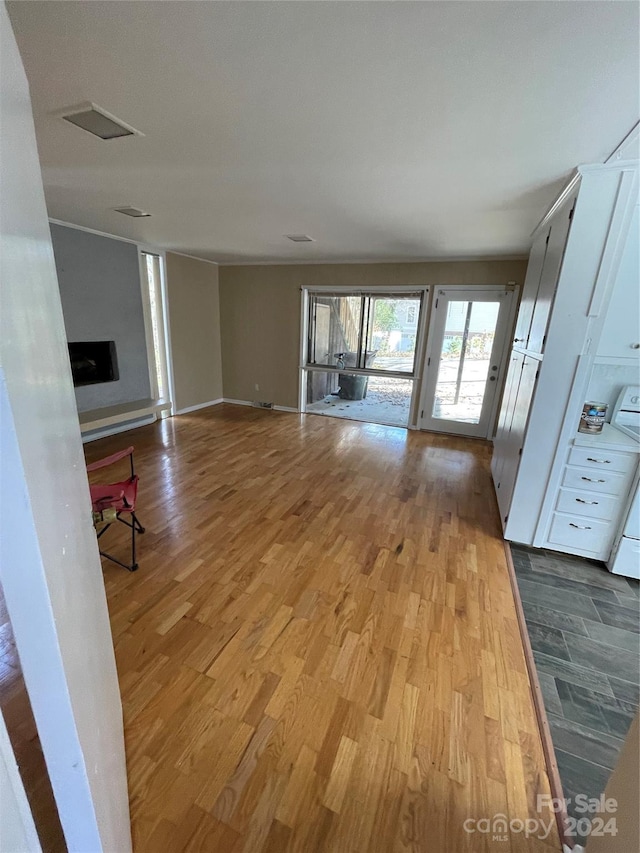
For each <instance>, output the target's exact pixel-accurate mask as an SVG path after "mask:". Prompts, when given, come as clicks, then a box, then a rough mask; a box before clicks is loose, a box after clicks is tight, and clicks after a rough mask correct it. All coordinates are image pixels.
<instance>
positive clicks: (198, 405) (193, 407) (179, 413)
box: [174, 397, 229, 415]
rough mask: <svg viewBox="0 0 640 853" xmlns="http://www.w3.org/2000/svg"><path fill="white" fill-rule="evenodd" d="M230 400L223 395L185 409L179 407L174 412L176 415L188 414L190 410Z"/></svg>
mask: <svg viewBox="0 0 640 853" xmlns="http://www.w3.org/2000/svg"><path fill="white" fill-rule="evenodd" d="M227 402H229V401H228V400H224V399H223V398H222V397H218V399H217V400H209V401H208V402H206V403H198V404H197V405H195V406H186V407H185V408H184V409H178V410H177V411H176V412H174V414H176V415H187V414H188V413H189V412H197V411H198V410H199V409H208V408H209V406H217V405H218V404H219V403H227Z"/></svg>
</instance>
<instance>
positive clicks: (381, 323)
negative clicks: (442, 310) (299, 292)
mask: <svg viewBox="0 0 640 853" xmlns="http://www.w3.org/2000/svg"><path fill="white" fill-rule="evenodd" d="M427 292H428V291H427V289H426V288H421V289H412V288H407V289H406V290H398V291H396V290H393V291H380V292H377V291H346V290H345V291H342V290H339V291H323V290H309V291H308V292H306V317H305V318H304V319H305V327H306V328H305V346H304V353H303V361H302V368H303V386H304V389H303V399H302V406H303V410H304V411H307V412H310V413H314V414H328V415H333V416H336V417H347V418H351V419H355V420H365V421H372V422H374V423H390V424H393V425H396V426H405V427H406V426H408V424H409V420H410V413H411V409H412V404H413V396H414V393H413V392H414V378H415V376H416V369H417V368H416V359H417V354H418V352H419V342H420V340H421V331H420V330H421V319H422V310H423V305H424V303H425V300H426V294H427Z"/></svg>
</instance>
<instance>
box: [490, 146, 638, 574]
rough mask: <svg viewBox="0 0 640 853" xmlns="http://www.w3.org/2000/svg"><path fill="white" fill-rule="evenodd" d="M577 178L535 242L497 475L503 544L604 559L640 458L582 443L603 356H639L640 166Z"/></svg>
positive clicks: (589, 171) (497, 445) (585, 170)
mask: <svg viewBox="0 0 640 853" xmlns="http://www.w3.org/2000/svg"><path fill="white" fill-rule="evenodd" d="M578 171H579V175H580V177H579V182H578V183H577V184H575V185H574V186H573V188H572V189H571V190H568V191H567V192H565V194H564V196H563V198H562V199H561V201H560V202H559V203H558V204H557V205H556V206H555V209H554V211H553V212H552V214H551V215H550V216H549V217H547V218H546V220H545V221H544V222H543V223H542V224H541V226H540V228H539V230H538V232H537V234H536V235H535V236H534V243H533V248H532V251H531V256H530V262H529V267H528V270H527V277H526V279H525V285H524V289H523V299H522V303H521V308H520V312H519V315H518V320H517V324H516V335H515V338H516V340H515V342H514V350H513V352H512V354H511V359H510V367H509V373H508V376H507V382H506V386H505V393H504V398H503V402H502V408H501V412H500V416H499V419H498V428H497V432H496V436H495V439H494V456H493V460H492V474H493V480H494V484H495V488H496V494H497V497H498V504H499V508H500V515H501V520H502V523H503V527H504V534H505V538H507V539H510V540H512V541H516V542H521V543H524V544H527V545H534V546H536V547H546V548H551V549H555V550H560V551H567V552H569V553H575V554H583V555H587V556H592V557H596V558H597V559H606V558H607V557H608V555H609V553H610V551H611V547H612V544H613V542H614V540H615V536H616V531H617V529H618V526H619V523H620V515H621V513H622V511H623V508H624V505H625V501H626V500H627V498H628V494H629V489H630V483H631V481H632V478H633V472H634V470H635V467H636V465H637V458H638V457H637V454H636V453H635V452H634V450H633V449H630V450H629V452H625V451H626V450H627V448H626V447H623V448H622V451H621V450H620V447H619V446H616V447H613V448H609V450H610V452H609V453H607V454H605V455H602V454H601V452H600V451H601V450H604V449H606V448H605V446H604V445H603V444H601V445H600V446H599V447H598V446H597V445H596V448H597V450H593V449H592V448H590V447H587V445H586V443H581V442H580V441H579V440H575V441H574V439H576V436H577V426H578V423H579V421H580V412H581V410H582V405H583V404H584V401H585V399H586V396H585V394H586V391H587V386H588V381H589V377H590V375H591V370H592V367H593V364H594V359H595V358H596V353H597V356H598V358H603V359H605V360H606V361H607V363H609V359H611V360H612V361H613V360H614V359H619V358H624V359H626V360H627V361H626V363H627V364H629V363H633V362H629V359H633V358H636V357H638V355H640V348H638V349H634V348H633V347H634V345H635V343H638V342H640V328H639V325H640V311H639V308H638V299H639V296H638V291H639V289H640V288H639V285H638V281H639V279H638V252H639V249H638V227H639V225H638V219H637V215H638V214H637V195H638V191H637V180H638V166H637V165H636V164H634V163H629V162H627V163H619V164H617V165H616V164H612V165H603V166H587V167H581V168H580V169H579V170H578ZM634 209H635V213H634ZM614 363H618V361H617V360H616V361H615V362H614Z"/></svg>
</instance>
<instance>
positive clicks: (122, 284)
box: [51, 224, 151, 412]
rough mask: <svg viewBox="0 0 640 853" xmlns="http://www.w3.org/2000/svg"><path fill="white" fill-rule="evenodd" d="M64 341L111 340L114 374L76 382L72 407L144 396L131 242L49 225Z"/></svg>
mask: <svg viewBox="0 0 640 853" xmlns="http://www.w3.org/2000/svg"><path fill="white" fill-rule="evenodd" d="M51 238H52V240H53V251H54V255H55V260H56V269H57V271H58V284H59V286H60V297H61V299H62V310H63V313H64V324H65V327H66V331H67V339H68V340H69V341H115V342H116V351H117V354H118V367H119V371H120V379H118V380H117V381H115V382H105V383H102V384H99V385H85V386H83V387H81V388H76V389H75V391H76V401H77V403H78V410H79V411H81V412H83V411H86V410H87V409H99V408H101V407H102V406H110V405H114V404H116V403H128V402H131V401H133V400H141V399H143V398H145V397H149V396H150V394H151V392H150V387H149V367H148V360H147V344H146V339H145V333H144V316H143V313H142V295H141V292H140V271H139V267H138V250H137V247H136V246H135V245H134V244H133V243H125V242H123V241H122V240H115V239H113V238H111V237H99V236H98V235H97V234H89V233H88V232H86V231H78V230H77V229H76V228H65V227H64V226H62V225H53V224H52V225H51Z"/></svg>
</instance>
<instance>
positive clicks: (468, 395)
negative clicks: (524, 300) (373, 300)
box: [418, 287, 515, 438]
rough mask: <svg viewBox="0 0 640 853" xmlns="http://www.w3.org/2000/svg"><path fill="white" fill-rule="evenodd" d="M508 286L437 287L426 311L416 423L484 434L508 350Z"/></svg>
mask: <svg viewBox="0 0 640 853" xmlns="http://www.w3.org/2000/svg"><path fill="white" fill-rule="evenodd" d="M514 308H515V300H514V291H513V289H512V288H504V287H486V288H484V287H483V288H461V287H450V288H446V287H445V288H439V289H438V290H437V292H436V294H435V302H434V306H433V310H432V312H431V323H430V327H429V336H428V349H427V362H426V370H425V378H424V382H423V389H422V399H421V408H420V417H419V419H418V424H419V426H420V428H421V429H427V430H432V431H435V432H447V433H455V434H458V435H468V436H475V437H477V438H488V437H489V436H490V435H491V434H492V432H493V426H494V421H495V417H496V408H497V405H498V401H499V394H498V389H499V388H500V387H501V384H502V383H501V378H502V376H503V374H504V369H505V360H506V357H507V354H508V338H507V336H508V332H509V329H510V328H511V325H512V323H513V312H514Z"/></svg>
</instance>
